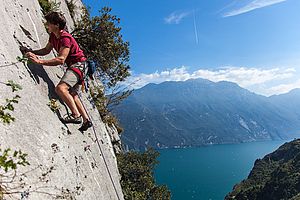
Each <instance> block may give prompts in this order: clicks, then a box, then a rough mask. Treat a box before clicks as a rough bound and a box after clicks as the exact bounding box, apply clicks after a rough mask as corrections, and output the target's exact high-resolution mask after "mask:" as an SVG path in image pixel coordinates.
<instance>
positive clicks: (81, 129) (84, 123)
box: [78, 120, 93, 132]
mask: <svg viewBox="0 0 300 200" xmlns="http://www.w3.org/2000/svg"><path fill="white" fill-rule="evenodd" d="M92 126H93V124H92V122H91V121H89V120H87V121H86V122H83V124H82V126H81V127H80V128H79V129H78V130H79V131H80V132H83V131H86V130H88V128H90V127H92Z"/></svg>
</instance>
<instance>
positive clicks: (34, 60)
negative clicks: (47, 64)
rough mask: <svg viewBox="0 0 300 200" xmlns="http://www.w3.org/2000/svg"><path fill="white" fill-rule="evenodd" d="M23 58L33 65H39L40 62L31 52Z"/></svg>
mask: <svg viewBox="0 0 300 200" xmlns="http://www.w3.org/2000/svg"><path fill="white" fill-rule="evenodd" d="M25 56H26V57H27V58H28V59H29V60H30V61H31V62H33V63H36V64H41V60H40V59H39V58H38V57H37V55H35V54H34V53H32V52H27V53H26V54H25Z"/></svg>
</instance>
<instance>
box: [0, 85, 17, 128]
mask: <svg viewBox="0 0 300 200" xmlns="http://www.w3.org/2000/svg"><path fill="white" fill-rule="evenodd" d="M6 85H7V86H10V87H11V89H12V92H15V91H18V90H21V89H22V87H21V86H20V85H19V84H17V83H14V82H13V81H12V80H9V81H8V82H7V83H6ZM19 98H21V97H20V96H19V95H15V97H13V98H12V99H6V104H5V105H0V120H1V121H2V122H3V123H5V124H10V122H12V121H15V118H14V117H13V116H12V115H11V114H10V113H9V112H6V111H14V110H15V108H14V105H13V104H14V103H19Z"/></svg>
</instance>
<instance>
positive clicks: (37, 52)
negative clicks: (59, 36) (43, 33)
mask: <svg viewBox="0 0 300 200" xmlns="http://www.w3.org/2000/svg"><path fill="white" fill-rule="evenodd" d="M52 49H53V46H52V44H51V43H50V42H48V43H47V45H46V47H44V48H42V49H39V50H33V51H30V52H32V53H34V54H35V55H38V56H44V55H47V54H49V53H50V52H51V50H52Z"/></svg>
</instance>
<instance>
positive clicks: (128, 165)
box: [117, 149, 171, 200]
mask: <svg viewBox="0 0 300 200" xmlns="http://www.w3.org/2000/svg"><path fill="white" fill-rule="evenodd" d="M158 156H159V153H158V152H157V151H155V150H154V149H149V150H147V151H146V152H144V153H139V152H134V151H130V152H128V153H121V154H119V155H117V160H118V167H119V171H120V174H121V186H122V189H123V193H124V198H125V199H126V200H127V199H128V200H132V199H135V200H169V199H171V193H170V191H169V190H168V188H167V187H166V186H158V185H156V184H155V180H154V176H153V170H154V167H155V165H156V164H158V161H157V157H158Z"/></svg>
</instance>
